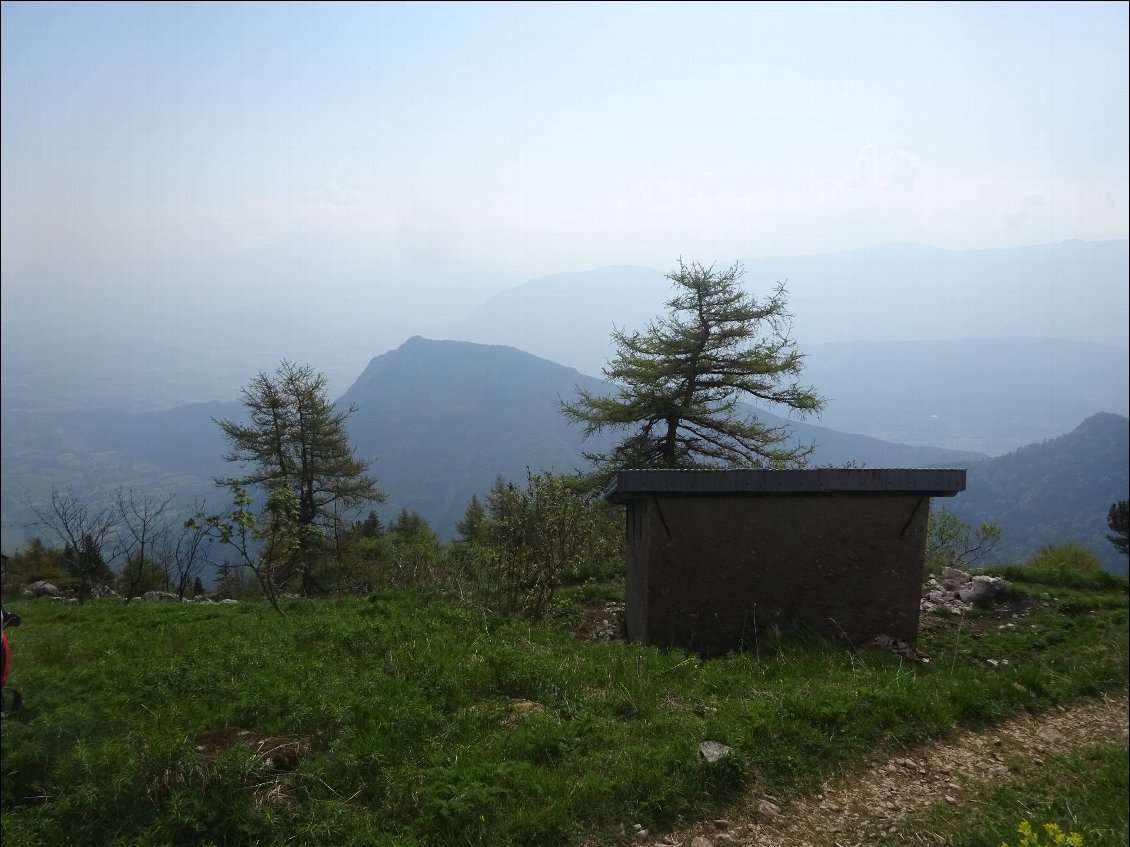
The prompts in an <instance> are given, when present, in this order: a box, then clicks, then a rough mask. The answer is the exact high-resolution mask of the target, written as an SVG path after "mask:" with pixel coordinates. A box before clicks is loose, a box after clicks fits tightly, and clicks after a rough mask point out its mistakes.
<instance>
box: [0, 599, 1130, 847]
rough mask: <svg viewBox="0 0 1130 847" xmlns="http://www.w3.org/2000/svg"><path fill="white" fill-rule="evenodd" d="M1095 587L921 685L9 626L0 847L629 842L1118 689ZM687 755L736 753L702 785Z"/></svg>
mask: <svg viewBox="0 0 1130 847" xmlns="http://www.w3.org/2000/svg"><path fill="white" fill-rule="evenodd" d="M1104 585H1105V587H1103V588H1101V589H1096V588H1093V587H1087V586H1086V585H1082V586H1080V587H1075V588H1065V587H1062V586H1058V587H1057V586H1049V585H1044V584H1040V583H1028V584H1025V585H1023V586H1021V587H1020V589H1019V590H1020V591H1022V592H1024V594H1023V595H1017V597H1016V598H1015V600H1016V602H1015V603H1014V604H1013V605H1012V606H1011V607H1008V608H1004V609H1000V610H996V611H974V612H971V613H969V614H968V615H965V616H962V617H960V618H952V619H936V620H933V621H932V622H931V624H930V625H929V626H927V627H924V631H923V636H922V641H921V643H920V645H919V646H920V648H921V649H922V650H923V651H924V652H925V653H927V654H928V655H929V656H930V657H931V661H930V662H929V663H927V664H913V663H908V662H906V661H904V660H901V659H899V658H898V657H896V656H894V655H890V654H887V653H877V652H857V651H849V650H842V649H833V648H831V647H829V646H827V645H823V644H820V643H817V642H813V643H809V644H806V645H803V646H790V647H785V646H777V647H774V648H769V647H768V646H767V645H762V647H761V650H760V654H759V655H750V654H741V655H731V656H727V657H722V658H718V659H712V660H702V659H699V658H697V657H694V656H692V655H689V654H684V653H680V652H674V651H673V652H662V651H659V650H655V649H653V648H650V647H646V646H640V645H631V644H625V643H622V642H619V641H596V642H594V641H590V640H585V639H581V638H578V637H576V636H574V635H573V634H572V633H571V632H569V631H567V629H566V628H564V627H562V626H560V625H559V626H556V627H555V626H546V627H533V626H529V625H526V624H522V623H517V622H514V621H506V620H502V619H497V618H492V617H487V616H484V615H483V614H481V613H477V612H474V611H471V610H468V609H464V608H458V607H453V606H449V605H444V604H441V603H439V602H436V601H433V600H430V599H428V598H427V597H425V596H421V595H411V594H388V595H380V596H375V597H373V598H369V599H361V598H358V599H349V600H337V601H318V602H313V601H297V600H295V601H290V602H289V605H288V608H287V612H288V614H287V616H286V617H284V618H280V617H278V616H277V615H275V614H274V613H273V612H272V611H271V610H270V608H269V607H268V606H266V604H264V603H251V602H249V603H242V604H239V605H235V606H218V605H214V606H188V605H185V606H176V605H173V606H170V605H162V604H142V603H134V604H131V605H129V606H122V605H120V604H117V603H110V602H102V601H99V602H95V603H91V604H88V605H86V606H82V607H77V606H65V605H62V604H57V603H51V602H50V601H47V600H36V601H21V602H14V603H12V604H11V608H10V611H15V612H17V613H19V614H21V615H22V616H23V618H24V624H23V626H22V627H21V628H20V629H18V630H15V631H14V632H10V636H11V639H12V641H13V645H14V646H13V649H14V652H15V657H16V658H15V665H14V670H13V671H12V676H11V679H10V683H11V684H12V685H14V686H15V687H17V688H19V689H20V690H22V692H23V694H24V697H25V701H26V705H25V708H24V710H23V711H22V712H19V713H17V714H15V715H13V716H10V717H8V718H6V719H5V720H4V721H3V765H2V777H3V784H2V795H0V799H2V804H3V821H2V823H3V830H4V842H5V844H8V843H11V844H19V845H35V844H44V845H54V844H90V845H101V844H123V845H124V844H142V845H146V844H148V845H172V844H177V845H180V844H184V845H190V844H191V845H197V844H216V845H220V844H228V845H236V844H262V845H285V844H295V845H302V844H325V845H345V844H356V845H403V847H407V845H466V844H484V845H487V844H489V845H553V844H562V845H565V844H570V843H576V842H578V841H580V840H582V839H586V838H587V839H595V840H604V841H606V842H607V843H616V842H617V841H620V840H623V837H622V836H620V835H619V833H620V831H621V830H620V827H621V825H622V824H624V823H626V822H627V823H642V824H644V825H646V826H649V827H652V828H657V827H658V828H660V829H661V828H662V827H663V826H665V825H669V824H670V823H671V822H672V821H673V820H674V819H675V818H677V817H679V816H684V817H691V816H695V815H702V814H711V813H716V812H718V811H719V810H721V809H724V807H725V804H726V802H727V800H728V799H732V798H734V797H735V795H736V794H737V793H738V792H741V791H743V790H744V789H746V788H747V787H749V786H750V785H754V784H756V785H757V786H758V787H759V788H762V789H763V790H765V791H767V792H771V793H775V794H788V793H789V792H793V791H803V790H808V789H812V788H814V787H816V786H818V785H819V784H820V783H821V782H822V781H823V780H824V779H826V778H827V777H829V776H831V775H832V774H836V773H839V772H841V770H843V769H848V768H851V767H852V766H853V765H856V764H859V763H860V762H862V761H863V760H865V759H866V758H867V757H868V756H872V755H875V754H881V753H882V752H883V751H884V750H887V749H894V748H896V747H897V746H898V745H903V744H907V743H909V742H913V741H915V740H920V739H925V738H930V737H937V736H939V735H943V734H945V733H947V732H948V731H950V730H952V729H953V728H955V727H977V726H981V725H984V724H987V723H989V722H992V721H994V720H997V719H1000V718H1003V717H1005V716H1008V715H1010V714H1014V713H1016V712H1018V711H1022V710H1031V711H1036V710H1040V709H1042V708H1045V707H1047V706H1049V705H1052V704H1062V703H1069V702H1072V701H1075V700H1077V699H1079V698H1086V697H1089V696H1094V695H1097V694H1100V693H1102V692H1104V691H1108V690H1112V689H1115V688H1119V687H1122V686H1125V685H1126V682H1127V659H1128V653H1127V592H1126V587H1125V580H1121V581H1120V582H1117V583H1116V584H1115V585H1114V586H1113V587H1112V586H1111V585H1110V584H1104ZM1021 609H1023V611H1018V610H1021ZM558 617H559V620H562V621H566V620H568V621H573V620H575V619H576V616H575V615H570V614H569V613H568V610H566V612H565V613H562V614H561V615H559V616H558ZM989 660H993V662H995V665H994V664H992V663H990V662H989ZM1002 660H1007V664H1006V663H1005V662H1004V661H1002ZM224 727H239V728H242V729H245V730H251V731H253V732H255V733H259V734H261V735H265V736H275V737H285V739H284V740H285V742H286V743H287V744H290V745H291V747H290V749H293V750H294V751H295V755H294V756H293V757H292V758H291V759H290V760H289V761H286V762H285V763H281V764H282V767H280V768H278V769H273V770H267V769H264V768H263V766H262V760H261V758H257V757H256V756H254V755H252V753H251V752H250V751H249V750H248V749H247V748H246V747H244V746H242V745H236V746H234V747H232V748H231V749H229V750H226V751H225V750H223V749H219V748H217V747H214V746H211V745H209V744H207V743H201V742H200V739H201V736H202V734H204V733H206V732H208V731H210V730H218V729H222V728H224ZM705 740H715V741H720V742H722V743H724V744H726V745H728V746H730V747H731V748H733V751H734V753H733V755H731V756H729V757H728V758H725V759H722V760H721V761H719V762H716V763H714V764H707V763H706V762H704V761H702V760H700V759H699V758H698V755H697V750H698V746H699V744H700V743H701V742H702V741H705ZM201 747H203V748H204V749H199V748H201ZM1067 767H1084V765H1082V764H1078V765H1068V766H1067ZM1032 790H1033V791H1035V790H1036V789H1035V788H1033V789H1032ZM1002 802H1003V801H1002ZM1002 808H1003V807H1002ZM1002 814H1005V817H1006V818H1007V817H1008V815H1009V814H1011V810H1009V811H1008V812H1007V813H1002ZM1009 820H1010V821H1011V819H1009ZM1014 824H1015V821H1011V823H1010V827H1009V828H1006V830H1005V831H1004V832H1002V833H999V834H1000V835H1001V836H1002V837H1010V836H1011V835H1012V834H1013V833H1012V831H1011V826H1012V825H1014ZM997 825H998V824H997V823H996V822H995V819H994V821H992V822H990V823H989V824H986V826H997ZM954 843H970V844H972V843H981V842H979V841H976V840H973V841H969V842H958V841H954ZM997 843H998V844H999V841H998V842H997Z"/></svg>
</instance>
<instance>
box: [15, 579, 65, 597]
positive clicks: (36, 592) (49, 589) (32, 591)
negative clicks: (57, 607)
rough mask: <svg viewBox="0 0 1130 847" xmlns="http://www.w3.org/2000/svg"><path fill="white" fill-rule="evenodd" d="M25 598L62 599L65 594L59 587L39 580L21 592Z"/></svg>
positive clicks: (26, 586)
mask: <svg viewBox="0 0 1130 847" xmlns="http://www.w3.org/2000/svg"><path fill="white" fill-rule="evenodd" d="M20 593H21V594H23V595H24V597H62V596H63V592H62V591H60V590H59V588H58V586H55V585H52V584H51V583H50V582H48V581H47V580H45V579H38V580H36V581H35V582H33V583H31V584H30V585H25V586H24V588H23V591H21V592H20Z"/></svg>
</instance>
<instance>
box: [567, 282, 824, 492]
mask: <svg viewBox="0 0 1130 847" xmlns="http://www.w3.org/2000/svg"><path fill="white" fill-rule="evenodd" d="M743 274H744V271H743V269H742V267H741V265H739V264H734V265H732V266H731V267H729V268H727V269H725V270H722V271H717V270H715V268H714V266H713V265H712V266H710V267H704V266H703V265H700V264H698V263H694V264H691V265H686V264H684V263H683V262H682V261H681V260H680V262H679V267H678V269H677V270H675V271H672V272H671V273H670V274H668V275H667V278H668V279H670V280H671V281H672V282H673V283H674V285H675V296H674V297H672V299H671V300H669V301H668V302H667V313H666V314H665V315H663V316H661V317H659V318H657V319H656V320H654V321H652V322H651V323H650V324H649V325H648V327H647V329H646V331H644V332H632V333H627V332H624V331H622V330H616V331H614V332H613V334H612V339H613V342H614V343H615V345H616V347H617V352H616V355H615V357H614V358H613V359H612V361H611V362H610V363H609V364H608V365H607V366H606V367H605V368H604V376H605V379H606V380H607V381H608V382H610V383H611V384H612V386H613V388H614V389H615V390H614V392H613V393H612V394H610V395H607V396H605V395H600V394H597V393H594V392H590V391H586V390H584V389H578V392H577V397H576V399H575V400H573V401H572V402H568V403H563V404H562V411H563V413H564V414H565V416H566V417H567V418H568V419H570V420H572V421H574V422H577V423H580V424H583V426H584V435H585V437H586V438H587V437H589V436H591V435H593V434H594V433H597V432H600V431H602V430H606V429H609V430H613V431H624V432H625V433H626V434H625V437H624V438H623V440H622V441H621V442H620V443H619V444H618V445H617V446H616V447H614V448H613V449H612V450H611V451H609V452H608V453H604V454H593V453H588V454H586V458H588V459H589V460H590V461H592V462H593V463H594V466H595V468H594V477H595V478H597V479H607V478H608V477H609V476H610V475H611V474H612V473H613V472H615V471H616V470H619V469H623V468H706V467H770V468H783V467H797V466H802V465H803V464H804V463H805V460H806V458H807V456H808V455H809V454H810V453H811V452H812V447H811V446H805V445H797V444H790V443H789V437H790V432H789V429H788V428H787V427H785V426H771V425H768V424H765V423H763V422H761V421H759V420H758V419H757V417H756V415H755V414H753V413H752V412H751V411H746V410H743V409H741V408H740V406H739V404H741V403H742V401H743V400H753V401H760V402H764V403H769V404H773V405H779V406H784V407H787V408H788V409H790V410H792V411H795V412H798V413H800V414H806V413H809V412H814V411H819V410H820V408H821V407H822V405H823V400H822V398H821V397H820V396H819V395H818V394H816V392H815V391H814V390H813V389H812V388H808V387H802V386H800V385H799V384H798V383H797V379H798V378H799V376H800V374H801V372H802V369H803V367H802V366H803V359H804V357H803V355H802V354H801V353H800V352H798V351H797V349H796V344H795V343H794V342H793V341H792V339H791V337H790V333H791V329H792V316H791V315H790V314H789V312H788V310H787V305H788V298H787V294H786V291H785V287H784V285H783V284H778V285H777V286H776V288H775V289H774V291H773V293H772V294H771V295H770V296H769V297H768V298H766V299H764V300H761V301H758V300H756V299H755V298H754V297H752V296H751V295H749V294H748V293H746V292H745V291H744V290H743V289H742V288H741V286H740V280H741V278H742V276H743Z"/></svg>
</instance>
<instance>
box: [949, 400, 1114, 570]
mask: <svg viewBox="0 0 1130 847" xmlns="http://www.w3.org/2000/svg"><path fill="white" fill-rule="evenodd" d="M1128 467H1130V420H1127V418H1125V417H1122V416H1121V415H1111V414H1097V415H1092V416H1091V417H1089V418H1087V419H1086V420H1085V421H1083V423H1081V424H1079V426H1077V427H1076V428H1075V429H1073V430H1072V431H1071V432H1069V433H1067V434H1066V435H1061V436H1060V437H1058V438H1053V439H1050V440H1048V441H1044V442H1042V443H1040V444H1031V445H1028V446H1027V447H1021V448H1020V449H1019V450H1015V451H1013V452H1012V453H1009V454H1008V455H1006V456H998V457H996V458H994V459H989V460H988V461H986V462H979V463H977V464H972V465H970V466H969V473H968V474H967V486H968V487H967V489H966V491H965V492H964V493H962V494H959V495H957V497H956V498H954V500H953V501H952V502H950V503H942V505H943V506H946V507H947V508H950V509H952V511H954V512H955V513H956V514H957V515H958V516H960V517H961V518H962V519H963V520H966V521H968V522H969V523H973V524H980V523H983V522H985V521H996V522H997V523H999V524H1000V526H1001V528H1002V530H1003V532H1002V537H1001V544H1000V546H999V547H998V548H997V550H996V551H995V554H994V555H993V557H992V561H995V562H1016V561H1022V560H1023V559H1024V558H1026V557H1027V556H1029V555H1031V553H1032V552H1033V551H1035V550H1038V549H1039V548H1040V547H1043V546H1045V545H1049V544H1062V543H1064V542H1068V541H1078V542H1080V543H1082V544H1085V545H1086V546H1088V547H1090V548H1091V549H1092V550H1094V551H1095V552H1096V553H1098V554H1099V557H1100V558H1101V559H1102V560H1103V563H1104V565H1105V566H1106V567H1107V568H1108V569H1109V570H1112V571H1125V570H1126V557H1125V556H1122V555H1119V554H1118V553H1117V552H1116V551H1115V549H1114V546H1113V545H1112V544H1111V543H1110V542H1109V541H1107V535H1108V534H1109V532H1110V530H1109V529H1108V528H1107V523H1106V519H1107V511H1108V510H1109V509H1110V506H1111V504H1112V503H1114V502H1115V501H1117V500H1126V499H1127V497H1128V494H1127V491H1128V489H1130V476H1128V470H1127V468H1128Z"/></svg>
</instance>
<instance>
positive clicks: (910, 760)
mask: <svg viewBox="0 0 1130 847" xmlns="http://www.w3.org/2000/svg"><path fill="white" fill-rule="evenodd" d="M1127 706H1128V697H1127V692H1125V691H1123V692H1119V693H1115V694H1110V695H1108V696H1107V697H1105V698H1104V699H1103V700H1098V701H1091V702H1087V703H1082V704H1080V705H1077V706H1074V707H1070V708H1064V707H1059V708H1056V709H1052V710H1051V711H1049V712H1046V713H1044V714H1042V715H1038V716H1036V717H1031V716H1025V717H1020V718H1016V719H1013V720H1010V721H1008V722H1006V723H1003V724H999V725H997V726H994V727H990V728H989V729H987V730H982V731H980V732H963V733H961V734H960V735H958V736H957V737H956V738H952V739H948V740H946V741H939V742H934V743H931V744H926V745H923V746H921V747H918V748H915V749H913V750H909V751H907V752H906V753H905V754H904V755H901V756H896V757H895V758H892V759H889V760H887V761H885V762H881V763H879V764H876V765H873V766H872V767H870V768H868V769H867V770H865V771H862V772H858V773H853V774H850V775H848V776H847V777H845V778H844V779H843V780H837V781H836V784H833V785H826V786H825V789H824V790H823V791H822V792H820V793H819V794H815V795H810V796H801V797H795V798H791V799H789V800H788V801H787V802H781V801H778V800H777V799H776V798H772V797H765V796H764V795H760V794H756V793H755V794H751V795H749V797H747V800H746V803H745V804H744V807H739V808H736V809H735V810H734V811H733V812H732V813H731V817H730V818H729V819H727V820H717V821H705V822H701V823H698V824H695V825H693V826H689V827H686V828H684V829H680V830H677V831H675V832H672V833H668V834H666V835H664V836H662V837H655V836H653V835H647V836H645V835H644V833H637V834H636V839H635V840H636V841H637V842H638V843H642V844H649V845H685V847H722V845H742V847H833V845H839V847H855V845H859V844H866V843H867V842H868V840H869V837H874V835H875V834H876V833H885V832H892V831H894V830H895V828H896V825H897V823H898V822H899V821H900V820H901V819H903V818H905V817H908V816H910V815H914V814H916V813H919V812H922V811H925V810H926V809H927V808H928V807H929V806H932V805H933V804H934V803H939V802H946V803H953V804H959V803H962V802H963V801H965V800H968V799H969V798H970V797H972V796H974V795H975V794H976V793H977V789H978V787H979V786H980V785H982V784H984V783H985V782H986V781H988V780H993V781H995V782H999V781H1003V780H1006V779H1010V778H1011V772H1010V771H1009V769H1008V767H1007V766H1006V764H1005V763H1006V762H1008V761H1010V760H1016V759H1024V760H1027V761H1028V762H1032V763H1035V764H1037V765H1038V764H1042V759H1043V757H1044V756H1045V755H1048V754H1050V753H1054V752H1057V751H1060V750H1063V749H1064V748H1069V747H1074V746H1081V745H1085V744H1088V743H1094V742H1096V741H1103V742H1107V743H1122V744H1126V743H1127V724H1128V720H1127Z"/></svg>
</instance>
